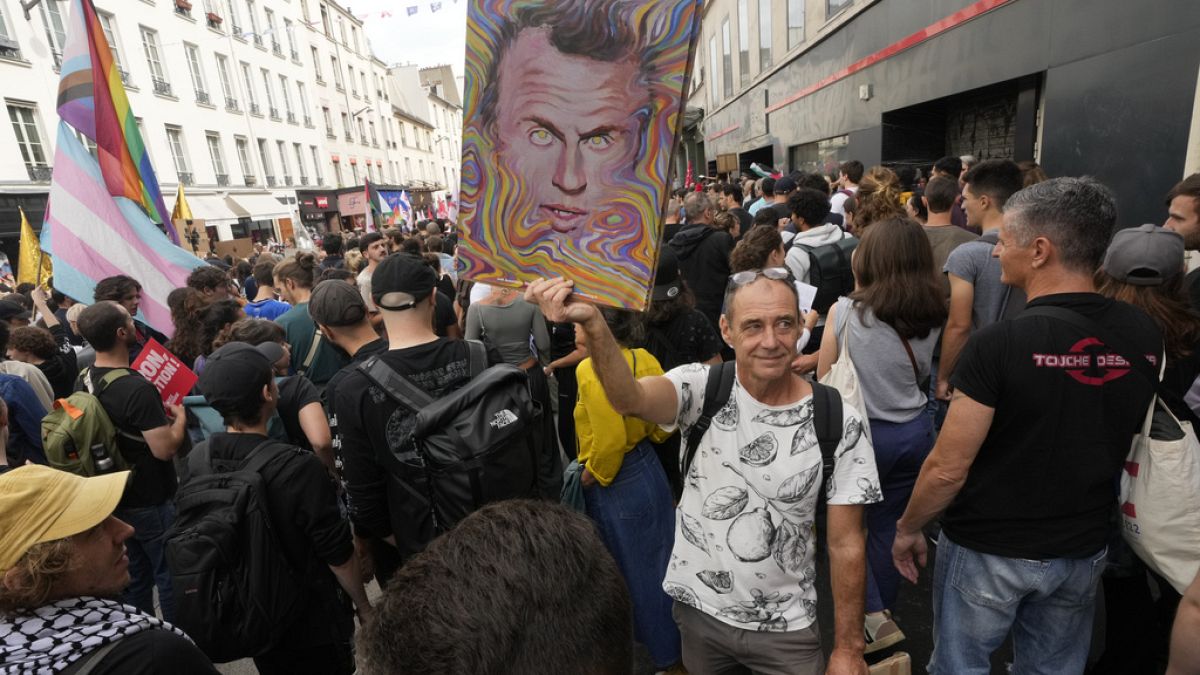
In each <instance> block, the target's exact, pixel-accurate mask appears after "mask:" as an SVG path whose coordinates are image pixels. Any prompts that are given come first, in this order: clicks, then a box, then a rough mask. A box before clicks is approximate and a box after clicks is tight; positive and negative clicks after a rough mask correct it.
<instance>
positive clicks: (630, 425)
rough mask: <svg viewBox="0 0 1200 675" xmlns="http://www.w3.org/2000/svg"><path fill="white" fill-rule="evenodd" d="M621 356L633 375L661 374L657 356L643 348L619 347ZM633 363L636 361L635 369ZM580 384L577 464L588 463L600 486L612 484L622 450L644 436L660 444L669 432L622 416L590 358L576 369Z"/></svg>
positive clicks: (636, 442)
mask: <svg viewBox="0 0 1200 675" xmlns="http://www.w3.org/2000/svg"><path fill="white" fill-rule="evenodd" d="M621 355H622V356H624V357H625V363H628V364H629V368H630V370H632V371H633V376H634V377H650V376H652V375H662V374H663V369H662V366H661V365H659V363H658V359H656V358H654V356H653V355H651V354H650V352H648V351H646V350H645V349H640V348H639V349H633V350H630V349H622V350H621ZM634 363H636V364H637V368H636V370H635V369H634ZM575 378H576V380H577V381H578V383H579V398H578V399H577V401H576V403H575V433H576V435H578V437H579V463H580V464H585V465H587V469H588V471H589V472H590V473H591V474H592V475H593V476H595V477H596V480H597V481H599V482H600V484H601V485H605V486H607V485H611V484H612V482H613V479H615V478H616V477H617V472H619V471H620V470H621V462H623V461H624V460H625V453H627V452H629V451H630V450H632V449H633V448H634V446H636V445H637V444H638V443H639V442H640V441H641V440H642V439H643V438H646V437H647V436H649V437H650V440H651V441H654V442H655V443H660V442H662V441H664V440H666V439H667V437H669V436H670V435H671V434H670V433H668V432H665V431H663V430H662V429H659V428H658V425H656V424H654V423H653V422H647V421H645V420H641V419H638V418H636V417H622V416H621V415H620V414H619V413H617V411H616V410H613V407H612V405H610V404H609V402H608V396H607V395H606V394H605V393H604V389H603V388H602V387H601V386H600V379H599V378H598V377H596V371H595V370H594V369H593V368H592V359H591V358H586V359H584V360H583V361H582V362H581V363H580V364H579V366H578V367H576V369H575Z"/></svg>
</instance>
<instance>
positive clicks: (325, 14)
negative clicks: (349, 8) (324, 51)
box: [321, 5, 330, 37]
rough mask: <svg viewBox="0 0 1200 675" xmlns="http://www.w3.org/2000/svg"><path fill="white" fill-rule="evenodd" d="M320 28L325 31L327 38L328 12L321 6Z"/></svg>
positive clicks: (328, 31)
mask: <svg viewBox="0 0 1200 675" xmlns="http://www.w3.org/2000/svg"><path fill="white" fill-rule="evenodd" d="M321 27H322V28H324V29H325V37H329V33H330V30H329V10H328V9H326V7H325V5H321Z"/></svg>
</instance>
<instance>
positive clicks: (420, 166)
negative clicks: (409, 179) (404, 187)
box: [417, 159, 425, 178]
mask: <svg viewBox="0 0 1200 675" xmlns="http://www.w3.org/2000/svg"><path fill="white" fill-rule="evenodd" d="M417 177H418V178H425V160H423V159H418V160H417Z"/></svg>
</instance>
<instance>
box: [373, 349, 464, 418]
mask: <svg viewBox="0 0 1200 675" xmlns="http://www.w3.org/2000/svg"><path fill="white" fill-rule="evenodd" d="M485 361H486V359H485ZM358 370H359V371H360V372H361V373H362V374H363V375H366V376H367V379H368V380H370V381H371V382H372V383H373V384H374V385H375V386H377V387H379V388H380V389H382V390H384V391H385V392H387V394H388V396H391V397H392V398H393V399H394V400H395V401H396V402H397V403H399V404H400V405H402V406H404V407H406V408H408V409H409V410H411V411H413V412H417V411H418V410H420V409H422V408H424V407H425V406H427V405H429V404H430V403H433V400H434V399H433V397H431V396H430V395H429V394H426V393H425V392H424V391H421V389H420V388H419V387H417V386H416V385H415V384H413V383H412V382H409V381H408V380H407V379H405V378H404V377H403V376H402V375H400V373H397V372H396V371H395V370H393V369H392V368H391V366H389V365H388V364H386V363H384V362H383V360H382V359H380V358H379V357H378V356H372V357H371V358H369V359H367V360H366V361H365V362H363V363H360V364H359V365H358Z"/></svg>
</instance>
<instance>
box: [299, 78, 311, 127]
mask: <svg viewBox="0 0 1200 675" xmlns="http://www.w3.org/2000/svg"><path fill="white" fill-rule="evenodd" d="M296 94H297V95H298V96H299V97H300V114H301V115H304V126H306V127H309V126H312V120H311V119H310V118H309V116H310V113H309V112H308V111H309V110H311V108H309V107H308V90H307V88H306V87H305V86H304V83H303V82H297V83H296Z"/></svg>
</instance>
